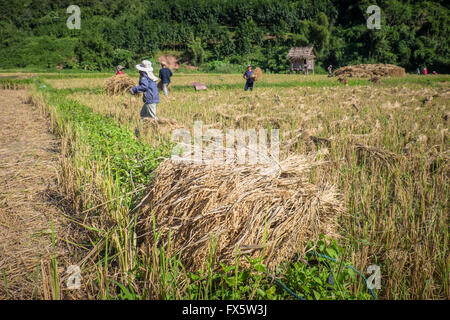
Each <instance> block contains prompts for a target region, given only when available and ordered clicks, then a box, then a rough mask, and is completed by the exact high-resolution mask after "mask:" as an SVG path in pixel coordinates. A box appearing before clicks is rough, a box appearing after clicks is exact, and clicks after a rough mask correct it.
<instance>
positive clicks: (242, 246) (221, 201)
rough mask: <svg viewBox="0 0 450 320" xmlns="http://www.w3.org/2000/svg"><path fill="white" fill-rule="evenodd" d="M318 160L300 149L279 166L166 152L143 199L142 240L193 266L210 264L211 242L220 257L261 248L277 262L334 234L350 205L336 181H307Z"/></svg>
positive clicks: (220, 259)
mask: <svg viewBox="0 0 450 320" xmlns="http://www.w3.org/2000/svg"><path fill="white" fill-rule="evenodd" d="M317 164H318V163H317V162H314V161H313V160H312V159H310V158H305V157H300V156H296V157H291V158H288V159H286V160H284V161H282V162H280V163H278V164H277V165H276V166H273V163H272V164H271V163H266V164H257V165H239V164H236V163H214V162H211V163H208V164H199V163H197V164H196V163H189V162H182V161H173V160H171V159H167V160H165V161H164V162H162V163H161V165H160V166H159V168H158V169H157V172H156V174H157V176H156V180H155V181H154V182H153V184H152V185H151V186H150V187H149V188H148V190H147V192H146V194H147V195H146V196H145V197H144V199H143V201H142V202H141V204H140V208H141V220H140V226H141V229H142V230H141V231H140V232H142V236H144V237H145V241H144V246H148V247H153V246H159V245H163V246H165V247H166V250H168V251H167V252H168V253H170V254H180V258H181V261H182V263H183V265H184V267H185V268H186V269H187V270H199V269H203V268H205V266H206V263H207V261H208V257H209V256H210V247H211V244H213V246H215V250H214V251H213V252H214V257H215V259H216V261H218V262H222V263H230V264H232V263H234V262H235V258H236V255H241V256H242V255H247V256H249V257H253V258H255V257H258V256H261V255H262V256H263V262H264V263H266V265H268V266H269V268H271V267H275V266H278V265H279V264H280V263H281V262H283V261H286V260H287V259H290V258H292V257H294V255H296V254H302V253H304V250H305V245H306V242H308V241H310V240H311V241H315V240H317V239H318V237H319V235H320V234H324V235H325V236H328V237H336V233H335V232H336V229H337V221H338V218H339V216H340V215H341V214H343V213H344V211H345V210H344V207H343V204H342V201H341V200H340V199H339V195H338V193H337V191H336V189H335V187H333V186H330V185H328V184H326V183H324V184H322V185H315V184H312V183H310V182H309V175H308V174H309V171H310V169H311V167H312V166H314V165H317ZM153 222H155V225H154V226H153ZM155 232H157V233H159V234H160V236H159V237H154V235H155ZM169 238H170V239H169ZM169 243H170V247H169V248H167V247H168V246H169ZM148 247H147V248H148ZM239 263H240V265H241V266H245V265H248V262H247V260H246V259H245V258H242V259H240V262H239ZM216 266H217V265H216Z"/></svg>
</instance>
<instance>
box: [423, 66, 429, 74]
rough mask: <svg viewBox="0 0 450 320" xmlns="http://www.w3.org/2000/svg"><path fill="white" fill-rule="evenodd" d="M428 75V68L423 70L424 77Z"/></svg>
mask: <svg viewBox="0 0 450 320" xmlns="http://www.w3.org/2000/svg"><path fill="white" fill-rule="evenodd" d="M427 74H428V70H427V67H425V68H423V75H424V76H426V75H427Z"/></svg>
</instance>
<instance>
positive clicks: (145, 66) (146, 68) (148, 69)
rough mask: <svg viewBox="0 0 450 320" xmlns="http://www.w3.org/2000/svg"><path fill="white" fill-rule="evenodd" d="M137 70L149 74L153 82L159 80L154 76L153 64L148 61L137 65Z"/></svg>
mask: <svg viewBox="0 0 450 320" xmlns="http://www.w3.org/2000/svg"><path fill="white" fill-rule="evenodd" d="M136 69H138V70H139V71H143V72H145V73H147V75H148V77H149V78H150V80H153V81H157V80H158V78H157V77H155V75H154V74H153V67H152V63H151V62H150V61H148V60H143V61H142V63H141V64H137V65H136Z"/></svg>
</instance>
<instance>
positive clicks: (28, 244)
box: [0, 90, 65, 299]
mask: <svg viewBox="0 0 450 320" xmlns="http://www.w3.org/2000/svg"><path fill="white" fill-rule="evenodd" d="M24 97H25V92H24V91H9V90H0V279H1V284H0V299H8V298H10V299H11V298H12V299H50V298H52V296H51V295H52V293H51V291H52V290H51V280H50V279H51V277H50V275H49V269H50V259H51V256H52V255H53V254H56V255H57V256H58V257H61V255H64V254H65V252H64V249H62V248H61V247H60V246H59V244H57V245H56V248H55V249H54V248H53V246H52V223H53V226H54V230H56V234H58V232H59V229H60V226H61V220H62V219H61V218H60V217H58V216H59V215H58V209H57V208H56V207H55V205H54V204H52V202H51V201H49V200H48V196H47V193H48V190H49V187H50V186H52V185H54V184H55V180H56V178H57V171H56V168H57V164H58V156H59V142H58V140H57V139H56V137H55V136H54V135H52V134H51V133H50V128H49V123H48V121H47V119H46V118H45V117H43V116H42V115H41V114H40V112H39V110H37V108H36V107H34V106H33V105H31V104H27V103H24ZM58 264H59V265H60V268H61V266H62V263H58ZM49 280H50V281H49Z"/></svg>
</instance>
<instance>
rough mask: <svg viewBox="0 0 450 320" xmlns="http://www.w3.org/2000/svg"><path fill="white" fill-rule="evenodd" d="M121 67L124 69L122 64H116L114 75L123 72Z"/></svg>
mask: <svg viewBox="0 0 450 320" xmlns="http://www.w3.org/2000/svg"><path fill="white" fill-rule="evenodd" d="M123 69H125V68H124V67H123V66H121V65H118V66H117V72H116V75H118V74H124V73H123V71H122V70H123Z"/></svg>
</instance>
